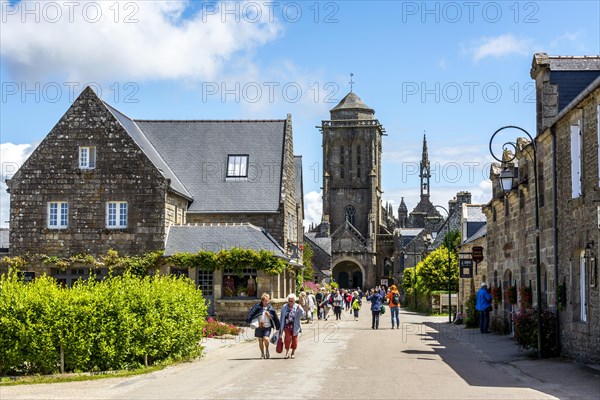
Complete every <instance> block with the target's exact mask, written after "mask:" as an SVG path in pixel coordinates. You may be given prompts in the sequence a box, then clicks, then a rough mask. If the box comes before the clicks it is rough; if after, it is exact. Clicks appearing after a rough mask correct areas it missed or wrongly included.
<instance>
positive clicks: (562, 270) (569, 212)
mask: <svg viewBox="0 0 600 400" xmlns="http://www.w3.org/2000/svg"><path fill="white" fill-rule="evenodd" d="M598 104H600V89H596V90H595V91H594V92H593V93H592V94H591V95H589V96H587V97H586V98H585V99H584V100H583V101H582V102H581V103H580V104H578V106H577V108H575V109H573V110H571V111H570V112H568V113H567V114H566V115H565V116H564V117H563V118H561V119H560V121H558V123H557V124H556V125H555V126H554V134H555V136H556V146H557V154H558V155H559V157H558V158H557V210H558V216H557V223H558V226H559V230H558V260H559V261H558V269H559V272H558V273H559V278H558V281H559V283H563V282H564V283H565V285H566V292H567V304H566V308H565V309H564V310H563V311H562V312H561V313H560V327H561V330H560V333H561V342H562V346H563V354H565V355H566V356H568V357H573V358H576V359H578V360H581V361H583V362H593V363H598V362H600V285H599V282H598V277H597V276H596V282H595V285H594V286H592V284H593V282H590V274H591V272H592V271H591V268H598V266H597V265H594V266H592V265H591V264H592V263H589V262H585V259H583V260H582V258H581V256H582V252H583V251H584V250H585V248H586V246H587V245H588V243H589V244H590V245H591V244H592V242H593V245H592V246H591V247H592V251H593V253H594V256H595V258H596V264H597V263H598V256H599V254H600V253H599V248H598V246H599V242H600V237H599V234H598V205H599V204H600V188H599V185H598V184H599V179H600V178H599V176H598V165H599V163H598V138H599V129H598V113H599V112H600V111H599V109H598ZM578 121H581V122H582V124H581V125H580V126H582V127H583V129H582V146H581V148H582V153H581V154H582V157H583V160H582V163H581V164H582V166H583V177H582V188H583V195H581V196H580V197H577V198H572V195H571V186H572V185H571V144H570V140H571V139H570V137H571V133H570V129H571V128H570V127H571V125H572V124H575V123H577V122H578ZM581 262H583V265H584V268H585V271H584V272H585V275H586V276H585V280H586V282H585V283H584V285H583V287H582V285H581V283H580V280H581V268H580V263H581ZM596 275H597V271H596ZM582 290H583V292H582ZM582 298H583V305H582ZM582 308H583V309H584V310H585V313H586V317H587V318H586V320H583V319H582V318H581V310H582Z"/></svg>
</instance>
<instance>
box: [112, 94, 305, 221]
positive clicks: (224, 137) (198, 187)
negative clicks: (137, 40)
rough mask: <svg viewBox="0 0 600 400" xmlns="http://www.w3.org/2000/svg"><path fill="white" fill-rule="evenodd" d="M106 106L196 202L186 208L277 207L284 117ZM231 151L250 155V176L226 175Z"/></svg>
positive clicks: (236, 209)
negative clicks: (187, 114)
mask: <svg viewBox="0 0 600 400" xmlns="http://www.w3.org/2000/svg"><path fill="white" fill-rule="evenodd" d="M104 104H105V105H106V107H107V108H108V109H109V111H110V112H111V113H112V114H113V115H114V116H115V118H116V119H117V120H118V121H119V123H120V124H121V125H122V126H123V128H124V129H125V130H126V131H127V133H128V134H129V135H130V136H131V138H132V139H133V140H134V141H135V142H136V144H137V145H138V146H139V147H140V148H141V149H142V150H143V151H144V153H145V154H146V156H147V157H148V158H149V159H150V161H151V162H152V163H153V164H154V165H155V166H156V168H157V169H158V170H159V171H160V172H161V173H162V174H163V175H164V176H165V177H167V178H169V179H171V188H172V190H174V191H175V192H177V193H179V194H181V195H183V196H184V197H187V198H188V199H189V200H193V202H192V203H191V205H190V206H189V208H188V210H187V212H189V213H194V212H199V213H245V212H246V213H274V212H277V211H278V209H279V204H280V197H281V189H280V188H281V174H282V164H283V148H284V138H285V129H286V120H285V119H282V120H256V121H251V120H246V121H233V120H228V121H216V120H199V121H193V120H192V121H168V120H163V121H150V120H136V119H131V118H129V117H127V116H126V115H125V114H123V113H121V112H120V111H118V110H117V109H115V108H114V107H112V106H110V105H109V104H107V103H104ZM229 155H248V177H247V178H226V174H227V161H228V156H229ZM300 169H301V168H300ZM296 185H298V182H296Z"/></svg>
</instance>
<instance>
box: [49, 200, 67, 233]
mask: <svg viewBox="0 0 600 400" xmlns="http://www.w3.org/2000/svg"><path fill="white" fill-rule="evenodd" d="M68 225H69V203H67V202H64V201H51V202H50V203H48V228H50V229H66V228H67V227H68Z"/></svg>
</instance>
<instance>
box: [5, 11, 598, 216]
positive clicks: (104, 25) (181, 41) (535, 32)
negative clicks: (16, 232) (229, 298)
mask: <svg viewBox="0 0 600 400" xmlns="http://www.w3.org/2000/svg"><path fill="white" fill-rule="evenodd" d="M599 4H600V2H599V1H522V2H521V1H495V2H480V1H464V2H461V1H458V2H453V1H319V2H317V1H296V2H290V1H285V2H284V1H233V2H226V3H223V2H215V1H210V2H207V1H167V2H161V1H127V0H123V1H117V0H106V1H64V2H63V1H28V2H17V1H6V0H0V18H1V23H0V82H1V93H0V94H1V99H0V163H1V166H2V177H1V178H2V179H1V181H2V183H0V226H2V227H6V226H8V219H9V214H8V212H9V211H8V210H9V195H8V194H7V193H6V185H5V183H4V181H5V179H8V178H10V177H11V176H12V175H13V174H14V173H15V172H16V170H17V169H18V168H19V166H20V165H21V164H22V163H23V161H24V160H25V159H26V158H27V157H28V155H29V154H31V152H32V151H33V149H35V147H36V146H37V145H38V144H39V143H40V142H41V141H42V140H43V138H44V137H45V136H46V135H47V134H48V132H49V131H50V130H51V129H52V127H53V126H54V125H55V124H56V123H57V121H58V120H59V119H60V118H61V116H62V115H63V114H64V113H65V112H66V110H67V109H68V108H69V106H70V104H71V103H72V102H73V100H74V99H75V98H76V97H77V95H78V94H79V93H80V92H81V91H82V90H83V88H84V87H86V86H88V85H90V86H91V87H92V88H93V89H94V90H95V91H96V93H97V94H98V95H100V97H101V98H102V99H104V100H105V101H106V102H108V103H109V104H111V105H112V106H114V107H115V108H117V109H118V110H120V111H121V112H123V113H125V114H126V115H127V116H129V117H131V118H135V119H169V120H179V119H284V118H286V116H287V114H291V115H292V121H293V122H292V123H293V132H294V153H295V154H296V155H302V157H303V175H304V200H305V214H306V219H305V226H308V225H309V224H310V223H313V222H315V223H318V222H319V221H320V219H321V194H322V192H321V187H322V176H321V174H322V170H321V164H322V152H321V135H320V132H319V129H318V128H317V126H319V125H320V124H321V121H322V120H328V119H329V118H330V115H329V110H330V109H332V108H333V107H334V106H335V105H336V104H337V103H338V102H339V101H340V100H341V99H342V98H343V97H344V96H345V95H346V94H347V93H348V92H349V91H350V83H349V82H350V80H351V78H352V82H353V84H352V90H353V91H354V92H355V93H356V94H357V95H358V96H359V97H360V98H361V99H362V100H363V101H364V103H365V104H367V105H368V106H370V107H371V108H373V109H374V110H375V118H377V119H378V120H379V121H380V122H381V124H382V125H383V126H384V128H385V130H386V134H387V136H385V137H384V139H383V159H382V160H383V171H382V180H383V183H382V185H383V201H384V203H385V202H389V203H391V204H392V206H393V207H394V209H396V210H397V208H398V205H399V204H400V201H401V199H402V197H404V200H405V202H406V205H407V207H408V209H409V211H410V210H412V209H413V208H414V207H415V206H416V204H417V202H418V200H419V177H418V163H419V161H420V158H421V151H422V141H423V135H424V134H426V136H427V142H428V150H429V159H430V162H431V168H432V177H431V200H432V203H433V204H436V205H442V206H447V204H448V201H449V200H451V199H452V198H453V197H454V196H455V195H456V193H457V192H458V191H470V192H471V193H472V201H473V203H480V204H485V203H487V202H488V201H489V200H490V199H491V184H490V182H489V179H488V176H489V165H490V163H491V162H492V161H494V160H493V158H492V156H491V154H490V151H489V140H490V137H491V135H492V133H493V132H494V131H495V130H496V129H498V128H500V127H502V126H505V125H517V126H520V127H522V128H524V129H526V130H527V131H529V132H530V133H531V134H532V135H533V134H534V133H535V90H534V88H535V85H534V83H533V81H532V79H531V78H530V75H529V72H530V68H531V62H532V59H533V55H534V54H535V53H536V52H545V53H548V54H549V55H598V54H600V5H599ZM350 74H353V75H352V77H351V75H350ZM507 135H508V136H505V137H502V138H500V139H505V138H506V140H503V142H504V141H510V140H514V139H515V138H516V136H517V135H518V134H517V132H511V131H509V132H507ZM500 139H499V140H500ZM494 146H495V145H494ZM494 146H493V147H494ZM498 146H501V143H500V144H499V145H498ZM494 148H495V147H494ZM498 148H499V147H498Z"/></svg>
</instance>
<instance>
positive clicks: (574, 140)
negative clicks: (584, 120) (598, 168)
mask: <svg viewBox="0 0 600 400" xmlns="http://www.w3.org/2000/svg"><path fill="white" fill-rule="evenodd" d="M581 161H582V160H581V127H580V123H579V121H578V122H577V124H576V125H571V197H572V198H577V197H581V194H582V190H581Z"/></svg>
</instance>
